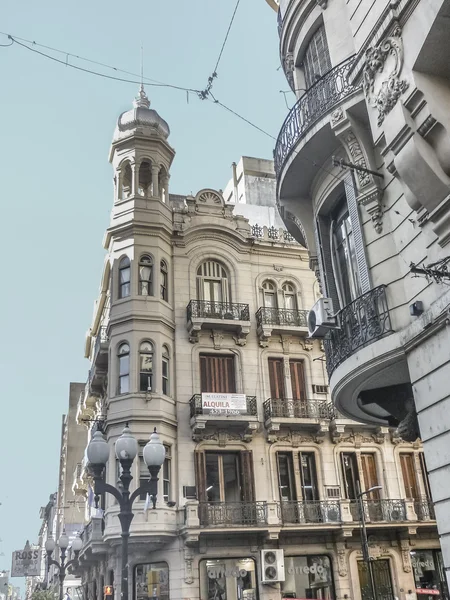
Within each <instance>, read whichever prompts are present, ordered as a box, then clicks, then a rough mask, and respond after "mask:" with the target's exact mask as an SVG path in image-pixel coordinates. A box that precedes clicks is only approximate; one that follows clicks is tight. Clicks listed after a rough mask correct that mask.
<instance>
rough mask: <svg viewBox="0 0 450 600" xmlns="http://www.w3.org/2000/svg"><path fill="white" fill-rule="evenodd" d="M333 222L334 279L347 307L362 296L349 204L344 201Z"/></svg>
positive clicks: (340, 300) (341, 301) (341, 302)
mask: <svg viewBox="0 0 450 600" xmlns="http://www.w3.org/2000/svg"><path fill="white" fill-rule="evenodd" d="M334 216H335V220H334V221H333V222H332V225H331V228H332V236H331V243H332V245H331V251H332V259H333V261H332V262H333V269H334V278H335V281H336V287H337V290H338V294H339V302H340V304H341V306H347V304H350V302H352V301H353V300H354V299H355V298H357V297H358V296H360V295H361V283H360V277H359V275H358V263H357V258H356V249H355V240H354V237H353V229H352V222H351V220H350V216H349V212H348V208H347V202H346V200H345V199H344V200H343V201H342V202H341V203H340V205H339V207H338V209H337V210H336V211H335V214H334Z"/></svg>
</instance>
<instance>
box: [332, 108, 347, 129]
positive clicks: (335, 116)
mask: <svg viewBox="0 0 450 600" xmlns="http://www.w3.org/2000/svg"><path fill="white" fill-rule="evenodd" d="M343 118H344V111H343V110H342V108H341V107H339V108H337V109H336V110H334V111H333V112H332V113H331V122H332V123H333V125H336V123H339V121H341V120H342V119H343Z"/></svg>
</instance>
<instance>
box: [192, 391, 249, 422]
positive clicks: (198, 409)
mask: <svg viewBox="0 0 450 600" xmlns="http://www.w3.org/2000/svg"><path fill="white" fill-rule="evenodd" d="M246 401H247V411H246V412H245V413H241V412H239V411H233V410H232V409H230V410H229V411H227V412H225V413H224V412H223V411H220V410H218V411H217V412H216V414H215V415H214V414H213V413H212V412H211V410H210V409H208V413H206V411H205V412H204V411H203V406H202V395H201V394H194V395H193V396H192V398H191V399H190V400H189V405H190V408H191V418H192V417H195V415H203V414H209V415H210V416H211V418H213V417H214V416H225V417H233V416H240V415H243V416H244V415H250V416H252V417H256V416H257V414H258V408H257V405H256V396H246Z"/></svg>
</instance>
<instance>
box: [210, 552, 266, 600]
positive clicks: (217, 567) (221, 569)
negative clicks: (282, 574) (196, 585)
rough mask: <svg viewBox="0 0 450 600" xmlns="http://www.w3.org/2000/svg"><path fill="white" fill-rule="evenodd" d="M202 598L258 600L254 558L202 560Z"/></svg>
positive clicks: (213, 599)
mask: <svg viewBox="0 0 450 600" xmlns="http://www.w3.org/2000/svg"><path fill="white" fill-rule="evenodd" d="M199 567H200V569H199V571H200V598H203V600H256V599H257V581H256V569H255V561H254V560H253V559H252V558H224V559H215V560H202V561H200V565H199Z"/></svg>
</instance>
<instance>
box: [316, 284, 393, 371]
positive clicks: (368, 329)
mask: <svg viewBox="0 0 450 600" xmlns="http://www.w3.org/2000/svg"><path fill="white" fill-rule="evenodd" d="M338 324H339V329H331V330H330V331H329V332H328V334H327V336H326V337H325V338H324V347H325V355H326V358H327V371H328V376H329V377H331V374H332V373H333V371H334V370H335V369H336V367H337V366H339V365H340V364H341V362H343V361H344V360H346V359H347V358H349V357H350V356H352V354H354V353H355V352H356V351H357V350H359V349H360V348H363V347H364V346H366V345H367V344H371V343H373V342H375V341H377V340H379V339H381V338H382V337H384V336H385V335H388V334H389V333H392V332H393V329H392V325H391V319H390V317H389V310H388V307H387V300H386V286H384V285H380V286H379V287H376V288H374V289H373V290H370V292H367V293H366V294H363V295H362V296H360V297H359V298H357V299H356V300H354V301H353V302H352V303H351V304H348V305H347V306H346V307H345V308H343V309H342V310H341V311H340V312H339V314H338Z"/></svg>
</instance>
